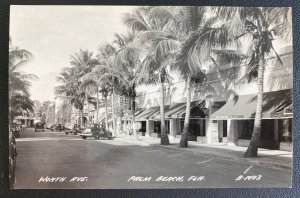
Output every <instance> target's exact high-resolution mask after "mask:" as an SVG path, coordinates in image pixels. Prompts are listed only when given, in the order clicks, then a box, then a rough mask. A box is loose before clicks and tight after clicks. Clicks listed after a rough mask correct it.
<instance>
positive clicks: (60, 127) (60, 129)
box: [55, 124, 65, 132]
mask: <svg viewBox="0 0 300 198" xmlns="http://www.w3.org/2000/svg"><path fill="white" fill-rule="evenodd" d="M64 129H65V126H64V125H63V124H58V125H56V126H55V130H56V131H59V132H62V131H63V130H64Z"/></svg>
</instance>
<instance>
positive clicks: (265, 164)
mask: <svg viewBox="0 0 300 198" xmlns="http://www.w3.org/2000/svg"><path fill="white" fill-rule="evenodd" d="M117 140H119V141H124V142H129V143H133V144H135V145H143V146H151V147H159V148H163V149H168V150H173V151H179V152H182V153H187V154H193V155H198V156H206V157H214V158H217V159H224V160H230V161H235V162H239V163H251V164H254V165H258V166H263V167H267V168H275V169H281V170H292V167H291V166H287V165H282V164H276V163H270V162H260V161H255V160H253V158H243V157H227V156H220V155H215V154H212V153H199V152H197V151H190V150H182V149H180V148H171V147H168V146H162V145H151V144H148V143H143V142H133V141H131V140H126V139H123V138H118V139H117Z"/></svg>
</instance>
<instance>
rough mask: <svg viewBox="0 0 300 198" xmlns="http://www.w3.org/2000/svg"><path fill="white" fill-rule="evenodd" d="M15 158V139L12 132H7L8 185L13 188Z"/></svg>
mask: <svg viewBox="0 0 300 198" xmlns="http://www.w3.org/2000/svg"><path fill="white" fill-rule="evenodd" d="M16 160H17V148H16V140H15V137H14V135H13V134H12V133H9V175H8V177H9V186H10V188H11V189H13V188H14V183H15V169H16Z"/></svg>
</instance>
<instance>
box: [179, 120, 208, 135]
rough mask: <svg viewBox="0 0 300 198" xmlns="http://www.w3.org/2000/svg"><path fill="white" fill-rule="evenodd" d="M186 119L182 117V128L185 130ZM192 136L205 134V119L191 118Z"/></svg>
mask: <svg viewBox="0 0 300 198" xmlns="http://www.w3.org/2000/svg"><path fill="white" fill-rule="evenodd" d="M183 127H184V119H180V129H181V133H182V132H183ZM189 135H190V136H205V120H202V119H191V120H190V126H189Z"/></svg>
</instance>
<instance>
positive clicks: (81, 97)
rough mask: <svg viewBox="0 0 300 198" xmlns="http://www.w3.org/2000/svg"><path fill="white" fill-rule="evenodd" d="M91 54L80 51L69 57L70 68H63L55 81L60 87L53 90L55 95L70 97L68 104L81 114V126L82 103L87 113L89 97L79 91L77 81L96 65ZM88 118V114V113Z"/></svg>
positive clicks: (84, 91) (95, 60)
mask: <svg viewBox="0 0 300 198" xmlns="http://www.w3.org/2000/svg"><path fill="white" fill-rule="evenodd" d="M92 56H93V53H92V52H89V51H88V50H85V51H83V50H80V51H79V53H75V54H74V55H71V57H70V59H71V61H70V64H71V66H72V67H67V68H63V70H62V72H61V73H60V76H59V77H57V81H59V82H61V83H62V85H60V86H57V87H56V88H55V93H56V94H57V95H64V96H68V97H70V102H71V103H72V104H73V105H74V106H75V108H76V109H78V110H80V112H81V124H83V116H84V115H83V108H84V101H86V102H87V109H88V111H89V107H88V105H89V102H90V101H89V98H90V97H89V96H88V93H87V92H88V91H87V90H82V89H80V84H81V82H80V81H79V79H80V78H81V77H82V76H83V75H84V74H86V73H88V72H90V71H91V70H92V68H93V67H94V66H95V65H97V64H98V61H97V59H95V58H93V57H92ZM88 117H89V112H88Z"/></svg>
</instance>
